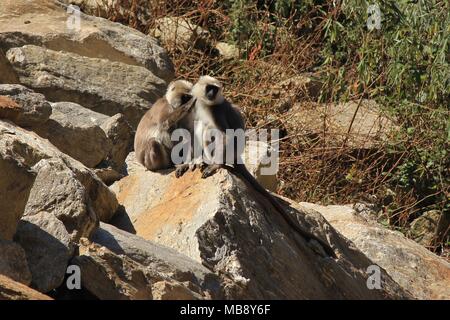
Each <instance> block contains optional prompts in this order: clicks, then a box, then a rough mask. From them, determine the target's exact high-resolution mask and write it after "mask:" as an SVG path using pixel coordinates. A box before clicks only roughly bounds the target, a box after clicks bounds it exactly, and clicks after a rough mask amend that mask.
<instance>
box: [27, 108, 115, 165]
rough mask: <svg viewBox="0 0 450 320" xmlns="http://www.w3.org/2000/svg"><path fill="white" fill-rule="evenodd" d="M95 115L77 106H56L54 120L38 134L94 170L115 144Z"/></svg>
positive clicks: (50, 120)
mask: <svg viewBox="0 0 450 320" xmlns="http://www.w3.org/2000/svg"><path fill="white" fill-rule="evenodd" d="M92 113H94V112H92V111H91V110H89V109H85V108H83V107H81V106H80V105H78V104H75V103H71V102H58V103H53V104H52V115H51V117H50V119H49V120H48V121H47V122H46V123H45V124H44V125H42V126H40V127H39V128H36V129H35V130H34V131H35V132H37V133H38V134H39V135H40V136H41V137H43V138H46V139H48V140H49V141H50V142H51V143H52V144H53V145H55V146H56V147H57V148H58V149H59V150H61V151H62V152H64V153H65V154H67V155H69V156H71V157H72V158H74V159H77V160H78V161H80V162H81V163H83V164H84V165H85V166H87V167H89V168H93V167H95V166H97V165H98V164H99V163H100V162H101V161H102V160H104V159H106V157H107V155H108V153H109V150H110V149H111V145H110V144H109V143H110V142H109V140H108V138H107V137H106V134H105V132H104V131H103V130H102V129H101V128H100V126H99V125H98V124H96V123H95V120H96V119H95V118H94V117H93V116H92ZM95 114H96V113H95Z"/></svg>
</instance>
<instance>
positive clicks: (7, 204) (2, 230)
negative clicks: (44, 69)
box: [0, 120, 36, 240]
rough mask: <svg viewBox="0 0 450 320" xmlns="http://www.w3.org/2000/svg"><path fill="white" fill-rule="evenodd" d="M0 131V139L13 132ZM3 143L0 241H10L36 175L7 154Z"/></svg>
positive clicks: (0, 150) (0, 146)
mask: <svg viewBox="0 0 450 320" xmlns="http://www.w3.org/2000/svg"><path fill="white" fill-rule="evenodd" d="M0 122H1V120H0ZM1 130H2V129H0V137H2V134H7V135H12V134H14V131H10V130H6V131H3V132H2V131H1ZM5 142H6V140H5V139H3V138H0V195H1V198H0V239H6V240H11V239H12V238H13V236H14V234H15V233H16V228H17V224H18V222H19V220H20V217H21V216H22V214H23V212H24V209H25V205H26V203H27V200H28V196H29V194H30V191H31V188H32V186H33V182H34V180H35V178H36V174H35V173H34V172H33V171H32V170H31V169H30V168H29V167H28V168H27V167H26V163H25V161H24V160H23V159H22V158H20V157H14V156H12V155H11V154H9V153H8V152H7V151H8V150H7V149H6V146H5V145H4V143H5Z"/></svg>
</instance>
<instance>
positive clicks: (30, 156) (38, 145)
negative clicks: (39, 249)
mask: <svg viewBox="0 0 450 320" xmlns="http://www.w3.org/2000/svg"><path fill="white" fill-rule="evenodd" d="M0 155H4V156H3V158H4V159H17V161H20V165H21V167H23V168H25V169H26V170H28V171H30V172H34V175H36V176H39V174H40V173H41V174H42V175H43V177H42V179H41V182H40V183H39V184H38V185H36V187H33V189H34V190H31V193H33V196H30V200H33V199H34V200H33V201H28V203H27V205H26V207H27V208H26V210H25V214H26V215H32V214H34V213H37V212H39V211H42V210H45V211H49V212H54V213H55V215H60V217H61V215H64V213H63V212H67V213H68V214H69V215H71V216H73V217H81V216H85V215H91V213H90V211H93V212H94V213H95V215H96V216H97V217H98V218H99V220H101V221H105V222H107V221H109V220H110V219H111V218H112V217H113V215H114V214H115V212H116V210H117V208H118V203H117V199H116V198H115V195H114V194H113V193H112V192H111V191H110V190H109V189H108V187H107V186H105V184H103V183H102V182H101V181H100V180H99V179H98V178H97V177H96V175H95V174H94V173H93V172H92V171H91V170H89V169H88V168H86V167H85V166H84V165H82V164H81V163H80V162H78V161H76V160H75V159H73V158H71V157H69V156H67V155H65V154H63V153H61V151H59V150H58V149H57V148H56V147H55V146H53V145H52V144H51V143H49V142H48V141H47V140H45V139H43V138H41V137H39V136H38V135H36V134H35V133H33V132H30V131H26V130H24V129H21V128H19V127H17V126H14V125H12V124H11V123H8V122H6V121H2V120H0ZM0 158H2V157H0ZM51 170H53V173H51V172H50V171H51ZM0 173H1V174H2V178H3V175H4V174H7V171H5V170H1V171H0ZM45 176H47V178H48V179H47V180H46V179H45V178H44V177H45ZM16 179H17V178H16ZM58 179H61V181H63V182H62V183H61V185H60V186H59V187H58ZM4 180H6V179H4ZM4 180H2V181H4ZM69 180H73V181H78V183H75V182H73V183H74V186H75V185H76V188H79V189H80V191H79V192H78V193H75V192H74V189H73V188H72V189H71V188H69V187H68V188H67V190H65V188H66V184H67V183H68V181H69ZM33 183H34V180H33V182H32V183H31V184H33ZM37 186H39V187H37ZM74 188H75V187H74ZM48 190H53V192H52V194H49V193H48ZM64 191H65V192H66V193H64ZM73 193H75V194H82V195H83V196H78V195H72V194H73ZM40 196H42V198H39V197H40ZM27 198H28V197H27ZM44 198H46V199H48V201H45V200H42V199H44ZM72 199H76V200H72ZM39 201H40V202H41V203H42V206H39V205H37V203H38V202H39ZM64 201H68V202H71V201H76V202H78V201H81V202H82V203H84V204H83V205H75V203H73V202H72V203H71V204H66V205H65V204H63V202H64ZM1 203H2V204H3V203H4V202H3V201H2V202H1ZM64 206H67V208H73V209H75V208H84V209H83V210H84V212H85V213H86V214H81V213H79V211H78V210H70V209H68V210H66V211H65V210H61V208H63V207H64ZM77 219H78V218H76V219H75V220H77ZM80 219H81V218H80ZM61 220H63V221H70V225H69V224H68V226H67V227H68V228H69V229H70V230H72V231H70V233H72V232H73V229H74V228H70V226H71V225H73V224H74V223H75V222H74V221H72V220H71V219H70V218H69V216H66V217H64V219H63V218H61ZM87 235H88V234H83V236H87ZM78 238H79V237H78Z"/></svg>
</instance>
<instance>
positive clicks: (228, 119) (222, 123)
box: [176, 76, 336, 257]
mask: <svg viewBox="0 0 450 320" xmlns="http://www.w3.org/2000/svg"><path fill="white" fill-rule="evenodd" d="M192 95H193V97H194V99H196V102H195V107H194V108H193V109H192V110H191V112H190V113H189V115H188V116H186V117H185V118H184V119H183V120H182V123H183V127H185V128H187V129H188V130H189V131H190V132H191V134H192V133H193V135H194V139H197V140H198V141H200V144H201V146H202V148H203V150H205V149H206V148H207V145H208V143H210V141H206V139H205V137H206V135H205V131H207V130H211V129H214V130H219V131H220V132H222V137H223V140H222V141H215V143H218V142H219V143H223V146H222V147H223V150H222V153H223V154H224V155H225V154H226V153H227V152H226V148H231V147H232V148H234V150H233V151H234V152H233V153H232V154H233V156H234V159H233V162H234V163H232V165H226V162H227V161H226V160H225V159H224V158H221V159H219V160H222V161H219V162H220V163H212V164H209V165H206V164H205V163H202V162H201V161H199V160H198V159H194V164H192V163H191V164H190V166H191V169H195V167H199V168H200V170H201V171H202V178H206V177H208V176H211V175H213V174H214V173H215V172H216V171H217V170H218V169H220V168H226V169H228V170H230V172H232V173H234V174H235V175H237V176H240V177H241V178H242V179H243V180H244V181H246V182H247V183H248V184H250V185H251V186H252V187H253V188H254V189H255V190H256V191H257V192H258V193H259V194H261V195H262V196H263V197H264V198H266V199H267V200H269V202H270V203H271V204H272V205H273V207H274V208H275V209H276V211H278V212H279V213H280V214H281V216H282V217H283V218H284V220H285V221H286V222H287V223H288V225H289V226H290V227H292V228H293V229H294V230H295V231H296V232H297V233H299V234H300V235H301V236H302V237H303V238H305V239H306V240H307V241H310V240H315V241H317V242H318V243H319V244H320V245H321V246H322V248H323V249H324V250H325V252H326V253H327V254H328V255H329V256H331V257H336V254H335V252H334V251H333V249H332V248H331V247H330V245H329V244H328V243H326V242H325V241H324V240H322V239H320V238H319V237H317V236H315V235H314V234H312V233H310V232H308V231H306V230H304V229H302V228H301V227H300V226H299V225H298V224H296V223H295V222H293V221H292V219H291V217H290V216H289V214H288V213H287V212H286V211H285V209H284V208H283V207H282V206H281V205H280V203H279V202H278V201H277V199H276V198H275V197H274V196H272V195H271V194H270V193H269V192H268V191H267V190H266V189H265V188H264V187H262V186H261V185H260V184H259V183H258V181H257V180H256V179H255V178H254V177H253V176H252V175H251V173H250V172H249V171H248V170H247V168H246V167H245V164H243V162H242V159H241V154H242V152H243V146H238V145H237V144H236V143H235V142H236V141H235V140H234V139H235V136H233V138H232V139H230V137H229V135H227V134H226V130H227V129H233V130H239V129H242V130H245V123H244V119H243V117H242V115H241V112H240V110H239V109H238V108H237V107H236V106H234V105H233V104H231V103H230V102H229V101H227V100H226V99H225V97H224V96H223V87H222V84H221V83H220V81H219V80H217V79H215V78H213V77H209V76H203V77H201V78H200V79H199V80H198V82H197V83H196V84H195V85H194V87H193V88H192ZM194 123H195V128H194V127H193V126H194ZM231 140H233V141H231ZM239 148H240V149H239ZM219 158H220V157H219ZM227 160H229V159H227ZM188 168H189V167H188V166H187V165H184V166H180V167H178V168H177V171H176V175H177V177H179V176H181V175H183V174H184V172H185V171H186V170H187V169H188Z"/></svg>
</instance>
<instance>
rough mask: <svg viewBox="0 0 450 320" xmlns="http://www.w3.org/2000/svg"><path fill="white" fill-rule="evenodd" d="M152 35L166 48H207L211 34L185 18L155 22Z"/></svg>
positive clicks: (168, 18)
mask: <svg viewBox="0 0 450 320" xmlns="http://www.w3.org/2000/svg"><path fill="white" fill-rule="evenodd" d="M155 26H156V27H155V29H153V30H152V31H151V34H152V35H153V36H154V37H156V38H157V39H159V40H160V41H161V43H163V44H164V45H165V46H166V47H172V48H176V47H180V46H185V47H192V46H193V47H205V46H206V45H207V43H208V37H209V32H208V31H207V30H205V29H203V28H201V27H200V26H197V25H195V24H194V23H193V22H192V21H190V19H187V18H184V17H164V18H160V19H157V20H156V21H155Z"/></svg>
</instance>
